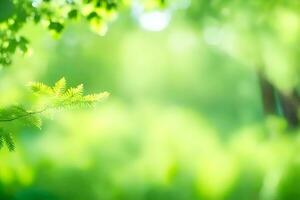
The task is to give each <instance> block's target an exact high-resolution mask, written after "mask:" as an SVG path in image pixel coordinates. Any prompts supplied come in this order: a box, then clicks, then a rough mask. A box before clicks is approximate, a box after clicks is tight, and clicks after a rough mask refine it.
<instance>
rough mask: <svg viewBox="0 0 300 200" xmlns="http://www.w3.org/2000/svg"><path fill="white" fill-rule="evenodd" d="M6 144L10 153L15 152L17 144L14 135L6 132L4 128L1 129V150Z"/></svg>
mask: <svg viewBox="0 0 300 200" xmlns="http://www.w3.org/2000/svg"><path fill="white" fill-rule="evenodd" d="M4 144H5V145H6V146H7V148H8V150H9V151H14V150H15V142H14V140H13V137H12V134H11V133H9V132H7V131H5V130H4V129H3V128H0V149H1V148H2V147H3V146H4Z"/></svg>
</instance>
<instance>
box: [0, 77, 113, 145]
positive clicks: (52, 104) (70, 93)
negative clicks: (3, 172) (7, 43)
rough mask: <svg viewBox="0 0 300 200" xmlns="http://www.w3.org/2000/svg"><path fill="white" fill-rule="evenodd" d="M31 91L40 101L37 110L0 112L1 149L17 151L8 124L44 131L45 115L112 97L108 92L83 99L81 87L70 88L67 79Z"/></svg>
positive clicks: (16, 107)
mask: <svg viewBox="0 0 300 200" xmlns="http://www.w3.org/2000/svg"><path fill="white" fill-rule="evenodd" d="M29 87H30V89H31V91H32V93H33V95H34V96H35V97H36V98H37V100H38V101H37V103H36V104H37V105H36V106H35V109H33V108H31V109H26V108H25V107H24V106H22V105H13V106H10V107H6V108H1V109H0V123H1V124H0V148H1V147H3V146H4V144H6V146H7V147H8V149H9V150H14V147H15V145H14V140H13V139H12V138H13V136H12V134H11V133H10V131H9V128H8V123H17V124H19V125H21V126H29V127H37V128H39V129H41V127H42V114H43V113H45V112H54V111H58V110H63V109H72V108H82V107H91V106H93V105H94V104H95V103H96V102H99V101H100V100H103V99H104V98H106V97H107V96H108V95H109V94H108V93H107V92H103V93H99V94H89V95H84V94H83V89H84V88H83V85H82V84H80V85H78V86H76V87H71V88H67V87H66V80H65V78H62V79H60V80H59V81H57V82H56V83H55V84H54V85H53V86H49V85H46V84H44V83H41V82H32V83H30V84H29ZM32 107H34V106H32Z"/></svg>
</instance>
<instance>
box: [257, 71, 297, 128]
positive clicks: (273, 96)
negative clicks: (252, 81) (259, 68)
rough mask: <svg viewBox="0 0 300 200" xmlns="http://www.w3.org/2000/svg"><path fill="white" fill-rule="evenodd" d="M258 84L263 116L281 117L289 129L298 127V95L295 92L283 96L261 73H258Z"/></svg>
mask: <svg viewBox="0 0 300 200" xmlns="http://www.w3.org/2000/svg"><path fill="white" fill-rule="evenodd" d="M259 83H260V88H261V96H262V102H263V108H264V113H265V115H281V116H283V117H284V118H285V119H286V120H287V122H288V124H289V126H290V127H297V126H299V123H300V120H299V116H298V107H299V102H300V98H299V95H298V94H297V93H296V92H293V93H292V94H289V95H286V94H283V93H282V92H280V91H279V90H277V89H276V88H275V87H274V85H273V84H272V83H271V82H270V81H268V80H267V79H266V78H265V77H264V76H263V75H262V74H261V73H259Z"/></svg>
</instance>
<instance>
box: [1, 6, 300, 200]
mask: <svg viewBox="0 0 300 200" xmlns="http://www.w3.org/2000/svg"><path fill="white" fill-rule="evenodd" d="M209 2H210V1H198V0H192V1H189V0H177V1H175V0H174V2H172V4H171V5H170V6H169V7H167V8H164V9H162V10H152V9H151V6H149V7H150V9H149V10H146V11H145V10H142V11H141V4H138V3H137V4H134V6H132V9H124V10H122V12H121V13H119V17H118V19H117V20H116V21H114V22H113V23H112V24H110V25H109V29H108V32H107V34H106V35H105V36H104V37H102V36H99V35H97V34H95V33H93V32H91V31H90V30H89V26H88V24H86V23H85V22H82V21H79V22H70V23H69V24H68V26H67V28H66V30H65V31H64V33H63V34H62V35H61V37H60V38H58V39H57V40H54V39H53V38H52V37H51V34H49V33H48V31H47V30H45V29H44V28H42V27H37V26H35V25H33V24H28V25H26V27H25V29H24V30H23V31H24V34H25V35H26V36H27V37H28V38H29V39H30V41H31V45H32V46H31V47H32V52H31V53H29V55H25V57H23V56H20V55H17V56H16V57H15V59H14V64H13V66H11V67H9V68H6V69H2V70H1V71H0V76H1V79H0V80H1V81H0V82H1V84H0V90H1V93H2V94H5V98H0V103H1V105H5V104H8V103H10V102H12V101H16V100H18V98H21V97H22V92H20V91H24V92H26V89H24V85H25V84H26V83H27V82H29V81H32V80H38V81H42V82H45V83H48V84H50V85H51V84H53V83H54V82H55V81H57V80H59V79H60V78H61V77H65V78H66V79H67V80H68V81H69V82H68V85H69V86H75V85H77V84H79V83H84V85H85V88H86V92H87V93H91V92H101V91H108V92H110V93H111V96H110V97H109V98H108V99H107V100H106V101H104V102H101V103H100V104H98V105H96V107H95V108H92V109H84V110H75V111H67V112H60V113H57V114H56V115H55V116H54V117H53V119H46V122H45V124H44V126H43V129H42V130H37V129H34V128H26V129H22V130H21V131H20V132H19V133H18V134H17V136H16V139H17V149H16V150H15V152H8V150H6V149H2V150H1V152H0V158H1V160H0V199H1V200H2V199H3V200H126V199H128V200H197V199H205V200H222V199H228V200H234V199H236V200H255V199H262V200H275V199H276V200H277V199H278V200H279V199H284V200H294V199H295V200H297V199H300V190H299V187H300V155H299V152H300V151H299V150H300V137H299V135H298V134H297V132H299V131H298V129H294V130H290V129H288V128H287V123H286V122H285V121H284V119H282V118H280V117H275V116H269V117H266V116H264V113H263V106H262V100H261V92H260V87H259V82H258V77H257V70H258V68H261V67H262V66H263V67H264V70H265V71H266V74H267V76H268V78H269V79H270V80H271V81H272V82H273V83H274V84H275V85H276V86H277V87H278V88H280V89H281V90H283V91H289V90H291V89H295V88H296V89H297V87H299V80H298V79H299V67H298V66H299V64H298V62H299V56H298V52H299V33H300V16H299V12H298V11H299V10H297V9H299V7H298V6H299V4H298V3H297V1H292V0H289V1H286V2H285V3H284V2H282V3H276V5H274V6H272V5H271V6H270V5H269V4H267V3H265V1H262V0H261V1H259V0H256V1H251V2H244V1H214V2H215V4H213V5H210V3H209ZM268 2H269V1H268ZM270 4H271V3H270ZM274 4H275V3H274ZM210 9H211V10H210ZM213 9H218V10H219V11H222V12H220V13H221V14H220V13H215V12H214V10H213ZM220 15H221V16H220ZM224 16H225V17H224ZM261 18H262V19H264V20H262V21H264V22H261V23H260V20H261Z"/></svg>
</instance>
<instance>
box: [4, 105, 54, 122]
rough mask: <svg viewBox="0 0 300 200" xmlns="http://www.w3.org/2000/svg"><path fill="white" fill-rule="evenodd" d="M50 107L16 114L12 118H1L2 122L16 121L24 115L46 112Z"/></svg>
mask: <svg viewBox="0 0 300 200" xmlns="http://www.w3.org/2000/svg"><path fill="white" fill-rule="evenodd" d="M47 109H48V108H47V107H46V108H44V109H42V110H39V111H34V112H27V113H26V114H24V115H19V116H16V117H14V118H10V119H0V122H11V121H15V120H18V119H21V118H24V117H28V116H31V115H36V114H40V113H42V112H45V111H46V110H47Z"/></svg>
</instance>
